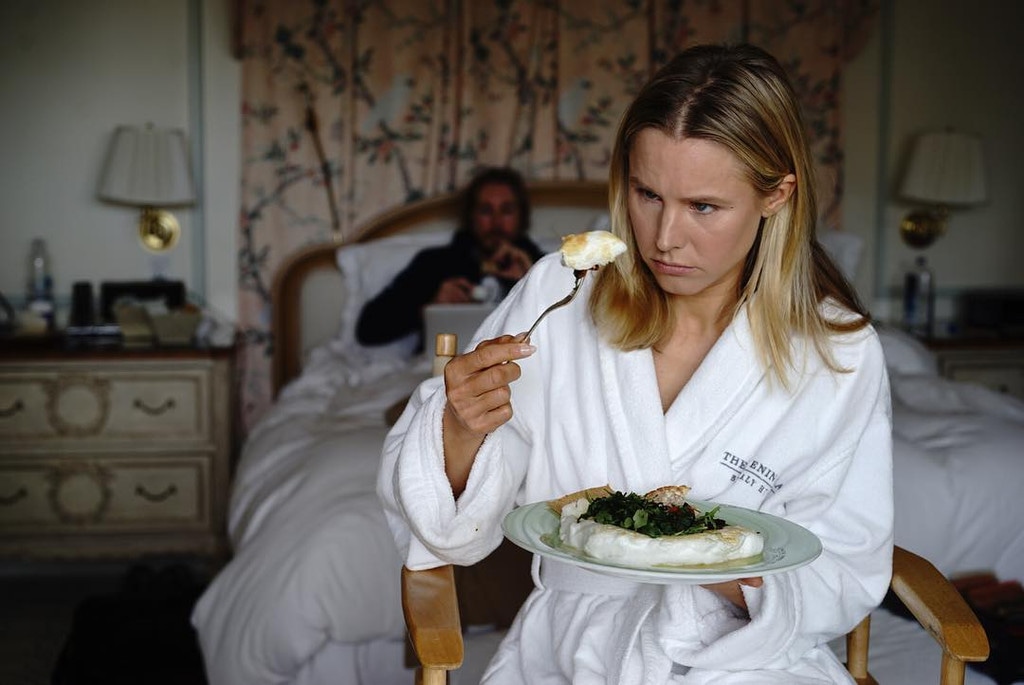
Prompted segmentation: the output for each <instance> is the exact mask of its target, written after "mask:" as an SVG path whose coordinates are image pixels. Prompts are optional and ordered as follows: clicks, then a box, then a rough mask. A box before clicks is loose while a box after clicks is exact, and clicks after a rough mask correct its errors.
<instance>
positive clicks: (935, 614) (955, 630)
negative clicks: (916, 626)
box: [891, 547, 989, 672]
mask: <svg viewBox="0 0 1024 685" xmlns="http://www.w3.org/2000/svg"><path fill="white" fill-rule="evenodd" d="M892 562H893V563H892V566H893V571H892V583H891V586H892V590H893V592H894V593H895V594H896V596H897V597H899V599H900V601H901V602H903V605H904V606H906V607H907V609H908V610H909V611H910V613H912V614H913V615H914V618H916V619H917V621H918V622H919V623H920V624H921V625H922V626H923V627H924V628H925V630H927V631H928V632H929V633H931V635H932V637H934V638H935V640H936V641H937V642H938V643H939V645H940V646H941V647H942V651H943V671H944V672H945V671H946V669H947V667H948V664H947V661H948V660H949V659H950V658H951V659H953V660H955V661H961V662H966V661H984V660H985V659H987V658H988V654H989V645H988V637H987V636H986V635H985V629H984V628H982V627H981V623H980V622H979V621H978V617H977V616H975V615H974V612H973V611H971V608H970V607H969V606H968V605H967V602H966V601H965V600H964V598H963V597H962V596H961V595H960V593H959V592H957V590H956V588H954V587H953V585H952V583H950V582H949V580H947V579H946V577H945V576H943V575H942V574H941V573H939V571H938V569H936V568H935V567H934V566H933V565H932V564H931V562H929V561H928V560H926V559H924V558H922V557H920V556H918V555H916V554H914V553H913V552H908V551H907V550H905V549H903V548H901V547H896V548H895V549H893V556H892Z"/></svg>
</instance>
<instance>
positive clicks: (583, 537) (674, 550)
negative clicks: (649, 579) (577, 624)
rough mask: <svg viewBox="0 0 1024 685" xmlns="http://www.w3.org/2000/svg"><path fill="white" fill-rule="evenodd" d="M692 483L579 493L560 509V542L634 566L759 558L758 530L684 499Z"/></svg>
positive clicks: (760, 543) (700, 563) (608, 559)
mask: <svg viewBox="0 0 1024 685" xmlns="http://www.w3.org/2000/svg"><path fill="white" fill-rule="evenodd" d="M688 491H689V488H688V487H687V486H685V485H683V486H665V487H662V488H658V489H657V490H652V491H651V492H649V493H647V494H646V495H639V494H636V493H623V492H609V494H606V495H603V496H597V497H595V496H594V494H599V493H594V492H591V493H589V494H585V495H582V496H579V497H577V498H575V499H573V500H572V501H570V502H568V503H567V504H565V505H564V506H562V508H561V522H560V526H559V534H560V536H561V540H562V544H563V545H566V546H568V547H572V548H574V549H576V550H579V551H581V552H583V553H584V554H585V555H587V556H589V557H592V558H594V559H597V560H599V561H608V562H613V563H620V564H629V565H631V566H703V565H707V564H719V563H723V562H727V561H735V560H740V559H751V560H755V559H756V558H757V557H759V556H760V555H761V553H762V551H763V549H764V538H763V537H762V536H761V534H760V533H758V532H756V531H753V530H750V529H749V528H744V527H742V526H735V525H729V524H727V523H726V522H725V521H723V520H722V519H720V518H717V517H716V514H717V512H718V507H715V508H714V509H711V510H710V511H706V512H702V511H700V510H698V509H697V508H696V507H694V506H693V505H691V504H689V503H688V502H686V501H685V496H686V493H687V492H688Z"/></svg>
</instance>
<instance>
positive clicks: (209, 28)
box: [0, 0, 239, 314]
mask: <svg viewBox="0 0 1024 685" xmlns="http://www.w3.org/2000/svg"><path fill="white" fill-rule="evenodd" d="M228 6H229V1H228V0H89V1H88V2H83V1H82V0H4V2H2V3H0V94H2V97H3V106H2V107H0V131H2V132H3V137H4V142H3V152H4V155H3V158H2V160H0V290H2V291H3V292H4V293H6V294H8V295H9V296H10V299H12V300H14V301H19V300H21V298H22V297H23V295H24V290H25V285H24V281H25V278H26V269H27V267H26V257H27V253H28V247H29V243H30V241H31V239H32V238H33V237H41V238H44V239H46V241H47V243H48V246H49V250H50V255H51V259H52V262H53V275H54V286H55V294H56V295H57V297H58V300H59V301H61V300H63V301H64V302H66V300H67V299H68V297H69V294H70V290H71V285H72V283H73V282H75V281H79V280H84V281H91V282H93V284H94V285H95V286H97V287H98V285H99V282H100V281H103V280H131V279H147V278H150V277H151V276H153V275H154V274H155V273H162V274H164V275H166V276H167V277H169V278H176V279H182V280H184V281H185V282H186V285H188V286H189V288H190V289H193V288H194V287H195V284H196V283H199V284H201V285H202V286H203V290H205V291H207V292H203V293H199V295H200V297H206V298H207V299H210V300H212V301H214V302H215V304H216V305H217V306H218V308H222V309H228V310H230V313H232V314H233V311H234V307H235V305H234V300H233V298H234V290H235V286H234V283H233V281H234V278H233V274H232V273H231V272H232V270H233V269H232V268H231V267H230V266H229V265H230V264H232V263H233V262H234V259H235V257H234V234H235V232H236V225H237V214H238V213H237V211H236V207H237V187H238V122H237V116H236V115H237V112H238V109H239V105H238V102H239V96H238V65H237V63H236V62H234V60H232V59H231V58H230V55H229V54H228V45H229V41H228V34H227V30H228V29H227V27H228V26H229V23H228V16H227V15H228ZM200 26H201V27H202V32H201V36H196V35H195V34H196V33H197V29H198V28H199V27H200ZM196 46H201V50H200V49H196ZM197 52H201V53H202V55H203V56H204V58H205V59H204V62H203V63H202V64H200V63H199V62H197V61H196V60H198V59H199V55H197V54H196V53H197ZM204 85H205V86H206V88H205V89H204V88H203V86H204ZM204 91H209V92H208V93H207V95H206V96H205V97H203V95H202V93H203V92H204ZM197 104H198V105H199V107H197ZM194 112H198V114H196V113H194ZM147 122H152V123H153V124H155V125H157V126H168V127H179V128H182V129H184V130H185V131H186V133H187V134H188V135H189V136H190V137H194V136H196V135H202V137H203V138H205V139H206V140H207V141H208V142H207V154H205V155H201V157H202V159H201V160H193V165H194V167H196V168H197V171H199V172H200V174H201V178H202V179H205V183H204V185H203V186H201V187H200V188H199V192H200V194H201V195H202V196H203V197H204V198H207V201H206V203H205V204H201V205H199V206H197V207H194V208H185V209H176V210H174V213H175V215H176V216H177V217H178V220H179V221H180V222H181V225H182V237H181V240H180V241H179V243H178V245H177V246H176V247H175V248H174V249H173V250H171V251H169V252H166V253H163V255H161V256H155V255H153V254H152V253H150V252H147V251H146V250H145V249H143V248H142V246H141V244H140V243H139V241H138V239H137V238H136V233H135V231H136V228H135V226H136V221H137V212H136V211H135V210H133V209H131V208H126V207H119V206H113V205H107V204H105V203H103V202H101V201H99V200H98V199H97V198H96V187H97V183H98V181H99V173H100V168H101V165H102V163H103V159H104V155H105V151H106V144H107V142H108V140H109V138H110V135H111V133H112V131H113V130H114V128H115V127H116V126H117V125H119V124H145V123H147ZM206 129H209V130H208V131H207V130H206ZM211 140H212V141H213V142H212V144H211V143H210V142H209V141H211ZM211 155H215V156H214V157H211ZM225 205H231V206H230V209H227V208H226V207H225ZM197 255H198V256H199V259H197V258H196V256H197ZM204 262H205V264H204ZM212 262H217V263H218V264H219V265H220V266H219V268H217V269H212V268H211V267H210V264H211V263H212ZM226 265H227V266H226ZM208 273H209V274H210V277H209V278H207V277H206V276H207V274H208Z"/></svg>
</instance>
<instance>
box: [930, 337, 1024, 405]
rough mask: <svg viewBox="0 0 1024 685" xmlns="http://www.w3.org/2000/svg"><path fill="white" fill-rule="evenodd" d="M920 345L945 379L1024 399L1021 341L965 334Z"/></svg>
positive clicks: (1023, 355) (1022, 343)
mask: <svg viewBox="0 0 1024 685" xmlns="http://www.w3.org/2000/svg"><path fill="white" fill-rule="evenodd" d="M923 342H924V344H925V345H927V346H928V349H930V350H931V351H932V352H933V353H934V354H935V356H936V358H937V359H938V364H939V373H941V374H942V375H943V376H945V377H946V378H949V379H951V380H955V381H965V382H968V383H978V384H980V385H984V386H986V387H989V388H991V389H992V390H995V391H996V392H1001V393H1006V394H1008V395H1013V396H1014V397H1017V398H1020V399H1022V400H1024V338H1016V337H1014V338H1010V337H995V336H987V337H986V336H977V337H975V336H968V335H964V336H954V337H948V338H930V339H927V340H924V341H923Z"/></svg>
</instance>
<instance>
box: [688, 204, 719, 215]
mask: <svg viewBox="0 0 1024 685" xmlns="http://www.w3.org/2000/svg"><path fill="white" fill-rule="evenodd" d="M691 206H692V207H693V209H694V211H695V212H697V213H698V214H710V213H711V212H712V211H713V210H714V209H715V206H714V205H709V204H708V203H707V202H694V203H693V204H692V205H691Z"/></svg>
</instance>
